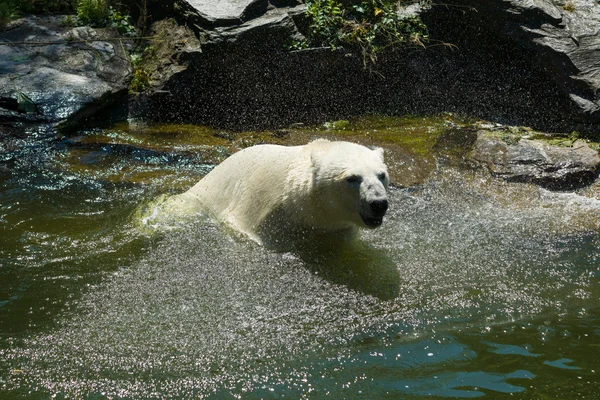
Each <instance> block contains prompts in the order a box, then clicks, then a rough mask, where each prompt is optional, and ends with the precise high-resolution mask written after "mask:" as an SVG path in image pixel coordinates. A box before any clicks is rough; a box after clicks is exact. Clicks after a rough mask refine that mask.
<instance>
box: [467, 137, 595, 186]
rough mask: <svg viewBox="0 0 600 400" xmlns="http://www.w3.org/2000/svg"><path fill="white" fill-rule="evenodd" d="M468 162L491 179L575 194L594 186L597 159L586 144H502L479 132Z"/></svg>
mask: <svg viewBox="0 0 600 400" xmlns="http://www.w3.org/2000/svg"><path fill="white" fill-rule="evenodd" d="M468 158H469V159H470V160H472V161H473V162H475V163H476V164H478V165H483V166H485V167H486V168H488V169H489V171H490V172H491V173H492V174H493V175H494V176H498V177H501V178H503V179H505V180H507V181H512V182H531V183H534V184H537V185H540V186H542V187H545V188H548V189H552V190H574V189H578V188H582V187H585V186H587V185H590V184H591V183H593V182H594V180H595V179H596V178H597V177H598V173H599V172H600V156H599V155H598V152H597V151H596V150H593V149H591V148H590V147H589V145H588V144H587V142H585V141H583V140H577V141H575V142H574V143H572V145H571V146H557V145H552V144H550V143H549V142H547V141H544V140H530V139H521V140H517V141H513V140H512V139H511V140H509V141H508V143H507V141H505V140H502V139H501V138H500V137H498V134H497V133H490V132H489V131H480V132H478V137H477V141H476V142H475V144H474V146H473V149H472V151H471V152H470V153H469V154H468Z"/></svg>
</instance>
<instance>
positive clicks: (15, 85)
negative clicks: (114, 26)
mask: <svg viewBox="0 0 600 400" xmlns="http://www.w3.org/2000/svg"><path fill="white" fill-rule="evenodd" d="M114 37H116V34H115V33H114V32H111V31H108V30H97V29H93V28H90V27H77V28H68V27H65V26H64V25H63V24H62V23H61V18H60V17H56V16H49V17H33V16H32V17H27V18H22V19H20V20H18V21H15V22H14V23H13V24H12V25H11V26H10V27H9V29H8V30H7V31H6V32H3V33H1V34H0V41H1V42H2V43H4V44H3V45H1V46H0V99H2V101H0V122H2V121H4V122H7V121H8V122H10V121H30V122H31V121H40V122H41V121H43V122H58V121H62V120H65V119H67V118H71V120H72V121H73V122H75V121H76V120H77V119H83V118H88V117H92V115H93V114H96V113H97V112H98V109H99V108H102V107H109V106H111V105H113V104H114V102H115V101H116V99H120V100H124V99H125V98H126V93H127V83H128V82H127V80H128V76H129V74H130V72H131V66H130V62H129V55H128V54H127V50H126V49H127V48H128V47H129V46H128V45H127V43H124V44H123V45H120V44H119V42H118V41H114V42H113V41H110V40H102V39H110V38H114ZM11 42H12V43H15V44H6V43H11ZM22 42H29V43H33V44H28V45H26V44H23V43H22ZM47 42H53V44H50V45H45V44H44V43H47ZM22 95H25V96H27V98H29V99H30V100H31V101H32V102H33V104H34V105H35V107H30V108H28V109H24V108H23V107H18V101H17V98H18V97H19V96H22Z"/></svg>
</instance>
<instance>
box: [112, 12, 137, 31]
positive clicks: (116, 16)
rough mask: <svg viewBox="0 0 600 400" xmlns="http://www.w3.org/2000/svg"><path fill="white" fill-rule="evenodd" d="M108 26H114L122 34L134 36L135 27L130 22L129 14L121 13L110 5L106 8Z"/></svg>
mask: <svg viewBox="0 0 600 400" xmlns="http://www.w3.org/2000/svg"><path fill="white" fill-rule="evenodd" d="M108 26H109V27H111V28H116V29H117V31H118V32H119V33H120V34H121V35H123V36H136V35H137V29H136V28H135V26H133V25H132V24H131V18H130V17H129V15H126V14H122V13H120V12H119V11H117V10H115V9H114V8H112V7H109V9H108Z"/></svg>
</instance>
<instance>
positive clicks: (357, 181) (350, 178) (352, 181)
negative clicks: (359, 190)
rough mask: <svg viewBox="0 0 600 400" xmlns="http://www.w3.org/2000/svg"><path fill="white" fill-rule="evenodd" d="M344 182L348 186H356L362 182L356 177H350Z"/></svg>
mask: <svg viewBox="0 0 600 400" xmlns="http://www.w3.org/2000/svg"><path fill="white" fill-rule="evenodd" d="M346 182H348V183H350V184H356V183H360V182H362V178H361V177H360V176H358V175H350V176H349V177H347V178H346Z"/></svg>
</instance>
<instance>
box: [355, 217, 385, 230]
mask: <svg viewBox="0 0 600 400" xmlns="http://www.w3.org/2000/svg"><path fill="white" fill-rule="evenodd" d="M360 217H361V218H362V220H363V222H364V224H365V225H366V226H367V227H368V228H377V227H378V226H380V225H381V224H382V223H383V217H367V216H365V215H362V214H361V215H360Z"/></svg>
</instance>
